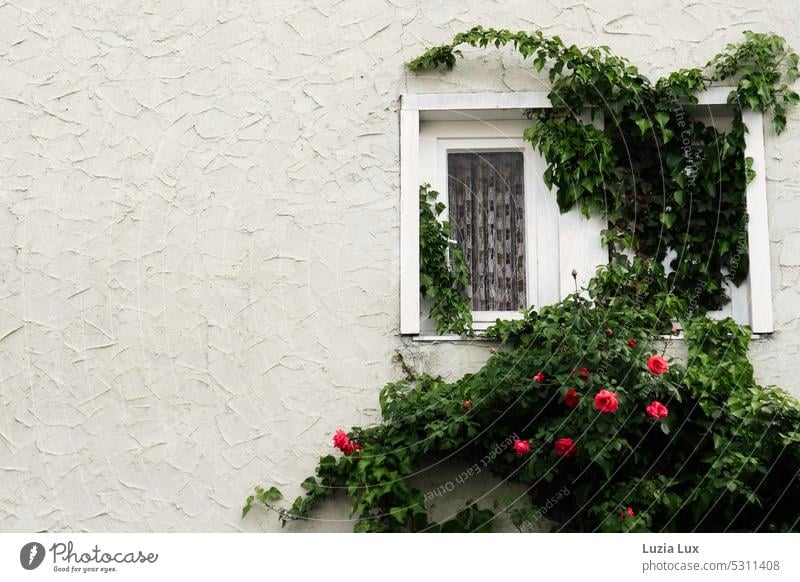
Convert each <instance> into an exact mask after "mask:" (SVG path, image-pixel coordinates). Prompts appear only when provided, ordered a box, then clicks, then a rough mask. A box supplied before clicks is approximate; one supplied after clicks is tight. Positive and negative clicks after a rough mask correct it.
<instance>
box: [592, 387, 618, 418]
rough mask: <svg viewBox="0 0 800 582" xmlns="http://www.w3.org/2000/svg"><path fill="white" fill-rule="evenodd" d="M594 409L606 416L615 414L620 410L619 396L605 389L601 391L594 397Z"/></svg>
mask: <svg viewBox="0 0 800 582" xmlns="http://www.w3.org/2000/svg"><path fill="white" fill-rule="evenodd" d="M594 407H595V408H596V409H597V410H599V411H600V412H604V413H606V414H610V413H612V412H614V411H615V410H616V409H617V408H619V403H618V402H617V395H616V394H614V393H613V392H609V391H608V390H605V389H603V390H600V392H598V393H597V395H596V396H595V397H594Z"/></svg>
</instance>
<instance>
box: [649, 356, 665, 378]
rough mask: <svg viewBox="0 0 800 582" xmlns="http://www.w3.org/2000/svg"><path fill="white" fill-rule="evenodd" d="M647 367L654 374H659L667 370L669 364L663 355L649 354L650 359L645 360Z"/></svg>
mask: <svg viewBox="0 0 800 582" xmlns="http://www.w3.org/2000/svg"><path fill="white" fill-rule="evenodd" d="M647 369H648V370H650V372H652V373H653V374H655V375H656V376H660V375H661V374H663V373H664V372H666V371H667V370H669V364H668V363H667V360H665V359H664V357H663V356H650V359H648V360H647Z"/></svg>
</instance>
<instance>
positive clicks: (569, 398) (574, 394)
mask: <svg viewBox="0 0 800 582" xmlns="http://www.w3.org/2000/svg"><path fill="white" fill-rule="evenodd" d="M580 401H581V395H580V394H578V391H577V390H575V388H570V389H569V390H567V393H566V394H564V404H566V405H567V408H575V407H576V406H578V402H580Z"/></svg>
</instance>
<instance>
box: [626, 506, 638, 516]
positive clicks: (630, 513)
mask: <svg viewBox="0 0 800 582" xmlns="http://www.w3.org/2000/svg"><path fill="white" fill-rule="evenodd" d="M625 513H627V514H628V515H630V516H631V517H636V514H635V513H634V512H633V507H629V508H628V509H626V510H625Z"/></svg>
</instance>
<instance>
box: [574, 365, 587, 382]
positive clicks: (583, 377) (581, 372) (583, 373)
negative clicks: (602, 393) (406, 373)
mask: <svg viewBox="0 0 800 582" xmlns="http://www.w3.org/2000/svg"><path fill="white" fill-rule="evenodd" d="M575 375H576V376H577V377H578V378H580V379H581V380H583V381H584V382H588V381H589V378H591V376H590V375H589V368H578V372H577V374H575Z"/></svg>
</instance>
